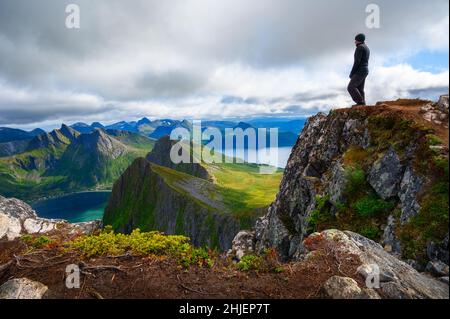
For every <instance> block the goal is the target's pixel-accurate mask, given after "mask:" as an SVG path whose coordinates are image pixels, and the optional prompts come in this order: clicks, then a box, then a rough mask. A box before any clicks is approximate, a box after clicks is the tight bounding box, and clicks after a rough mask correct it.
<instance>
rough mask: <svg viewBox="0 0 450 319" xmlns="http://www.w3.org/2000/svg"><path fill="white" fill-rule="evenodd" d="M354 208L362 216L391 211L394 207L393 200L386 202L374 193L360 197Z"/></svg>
mask: <svg viewBox="0 0 450 319" xmlns="http://www.w3.org/2000/svg"><path fill="white" fill-rule="evenodd" d="M352 208H353V209H354V210H355V211H356V213H357V214H358V215H359V216H361V217H372V216H375V215H377V214H382V213H386V212H389V211H391V210H392V209H393V208H394V204H393V203H392V202H386V201H384V200H382V199H380V198H377V197H375V196H373V195H369V196H365V197H363V198H361V199H358V200H357V201H356V202H355V203H354V204H353V205H352Z"/></svg>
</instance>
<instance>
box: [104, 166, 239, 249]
mask: <svg viewBox="0 0 450 319" xmlns="http://www.w3.org/2000/svg"><path fill="white" fill-rule="evenodd" d="M103 222H104V224H105V225H112V226H113V228H114V230H116V231H119V232H123V233H130V232H131V231H132V230H133V229H135V228H140V229H141V230H145V231H149V230H158V231H162V232H164V233H166V234H180V235H181V234H183V235H186V236H188V237H190V238H191V241H192V242H193V244H195V245H197V246H205V245H206V246H209V247H217V248H219V249H220V250H223V251H225V250H228V249H229V248H230V247H231V242H232V240H233V238H234V236H235V235H236V234H237V233H238V231H239V229H240V226H239V222H238V221H237V219H235V218H234V217H233V216H232V214H231V213H230V212H228V210H227V209H226V207H225V206H224V205H223V203H222V202H221V197H220V194H219V193H217V191H216V189H215V188H214V185H213V184H212V183H210V182H208V181H206V180H203V179H200V178H197V177H194V176H191V175H188V174H184V173H181V172H178V171H175V170H172V169H170V168H167V167H162V166H159V165H156V164H153V163H151V162H149V161H148V160H146V159H144V158H140V159H137V160H135V161H134V162H133V164H132V165H131V166H130V167H129V168H128V169H127V170H126V171H125V172H124V173H123V174H122V176H121V177H120V178H119V180H118V181H117V182H116V183H115V184H114V187H113V191H112V194H111V197H110V200H109V203H108V206H107V207H106V209H105V215H104V218H103Z"/></svg>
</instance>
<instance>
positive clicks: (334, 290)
mask: <svg viewBox="0 0 450 319" xmlns="http://www.w3.org/2000/svg"><path fill="white" fill-rule="evenodd" d="M323 289H324V291H325V293H326V294H327V296H328V297H329V298H331V299H381V298H380V296H379V295H378V294H377V293H376V292H375V291H374V290H373V289H361V288H359V286H358V283H357V282H356V281H355V280H354V279H352V278H349V277H340V276H333V277H330V279H328V280H327V281H326V282H325V284H324V286H323Z"/></svg>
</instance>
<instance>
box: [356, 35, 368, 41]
mask: <svg viewBox="0 0 450 319" xmlns="http://www.w3.org/2000/svg"><path fill="white" fill-rule="evenodd" d="M355 40H356V41H358V42H364V41H366V36H365V34H364V33H360V34H358V35H357V36H356V37H355Z"/></svg>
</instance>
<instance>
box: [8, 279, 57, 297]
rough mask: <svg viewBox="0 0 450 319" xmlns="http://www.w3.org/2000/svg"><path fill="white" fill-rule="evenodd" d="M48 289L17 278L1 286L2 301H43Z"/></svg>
mask: <svg viewBox="0 0 450 319" xmlns="http://www.w3.org/2000/svg"><path fill="white" fill-rule="evenodd" d="M47 290H48V287H47V286H45V285H44V284H41V283H40V282H37V281H32V280H30V279H27V278H15V279H11V280H9V281H7V282H5V283H4V284H3V285H1V286H0V299H42V297H43V296H44V295H45V293H46V292H47Z"/></svg>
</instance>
